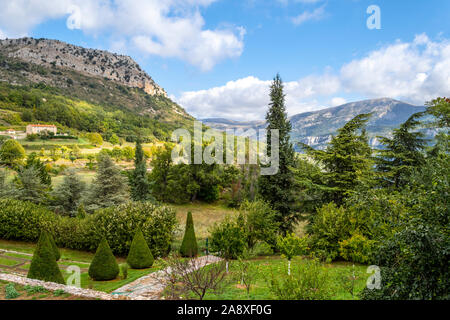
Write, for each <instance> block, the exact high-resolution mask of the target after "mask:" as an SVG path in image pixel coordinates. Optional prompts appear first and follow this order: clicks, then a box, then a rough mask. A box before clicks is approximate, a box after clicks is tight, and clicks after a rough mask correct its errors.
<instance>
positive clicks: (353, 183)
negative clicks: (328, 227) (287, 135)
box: [302, 114, 373, 205]
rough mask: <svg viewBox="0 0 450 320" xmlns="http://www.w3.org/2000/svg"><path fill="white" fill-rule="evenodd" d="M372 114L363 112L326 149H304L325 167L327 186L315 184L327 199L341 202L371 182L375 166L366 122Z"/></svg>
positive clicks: (346, 125)
mask: <svg viewBox="0 0 450 320" xmlns="http://www.w3.org/2000/svg"><path fill="white" fill-rule="evenodd" d="M369 117H370V114H360V115H358V116H356V117H355V118H353V119H352V120H350V121H349V122H347V123H346V124H345V125H344V126H343V127H342V128H340V129H339V130H338V133H337V135H336V136H334V137H333V138H332V139H331V142H330V144H329V145H328V147H327V148H326V149H325V150H315V149H313V148H311V147H309V146H307V145H305V144H303V145H302V146H303V148H304V149H305V150H306V152H307V153H308V155H309V156H311V157H312V158H313V159H314V160H315V161H316V162H317V163H319V164H320V165H321V166H322V167H323V170H324V176H323V178H322V179H320V180H322V181H324V184H323V185H319V186H315V187H318V188H316V190H317V191H319V190H320V191H321V192H323V194H324V197H325V199H326V201H327V202H330V201H334V202H335V203H336V204H337V205H341V204H342V203H343V201H344V199H345V198H346V197H347V196H348V195H350V194H351V193H352V192H354V191H356V189H357V188H358V187H360V186H362V185H367V184H368V183H371V174H370V172H371V170H372V166H373V161H372V149H371V148H370V146H369V142H368V138H367V134H366V131H365V129H364V127H365V124H366V123H367V121H368V120H369Z"/></svg>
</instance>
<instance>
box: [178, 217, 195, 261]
mask: <svg viewBox="0 0 450 320" xmlns="http://www.w3.org/2000/svg"><path fill="white" fill-rule="evenodd" d="M197 253H198V247H197V239H196V238H195V231H194V220H193V219H192V213H191V212H190V211H189V212H188V214H187V218H186V229H185V231H184V237H183V242H182V243H181V247H180V254H181V256H183V257H194V256H196V255H197Z"/></svg>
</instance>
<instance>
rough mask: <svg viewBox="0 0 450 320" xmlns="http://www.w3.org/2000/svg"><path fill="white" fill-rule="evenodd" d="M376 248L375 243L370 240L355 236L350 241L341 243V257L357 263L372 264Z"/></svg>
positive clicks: (358, 235)
mask: <svg viewBox="0 0 450 320" xmlns="http://www.w3.org/2000/svg"><path fill="white" fill-rule="evenodd" d="M374 247H375V241H373V240H369V239H367V238H366V237H364V236H362V235H360V234H355V235H353V236H352V237H351V238H350V239H347V240H343V241H340V242H339V252H340V255H341V257H342V258H344V259H345V260H347V261H353V262H357V263H364V264H367V263H370V262H371V261H372V253H373V250H374Z"/></svg>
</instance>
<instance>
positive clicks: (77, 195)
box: [53, 170, 86, 216]
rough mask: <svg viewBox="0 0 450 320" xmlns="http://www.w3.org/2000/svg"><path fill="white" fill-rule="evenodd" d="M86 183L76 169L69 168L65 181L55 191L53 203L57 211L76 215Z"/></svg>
mask: <svg viewBox="0 0 450 320" xmlns="http://www.w3.org/2000/svg"><path fill="white" fill-rule="evenodd" d="M85 188H86V184H85V183H84V182H83V181H81V180H80V178H79V177H78V175H77V174H76V172H75V171H74V170H69V171H68V173H67V174H66V175H65V177H64V179H63V182H62V183H61V184H60V185H59V186H58V187H57V188H56V190H55V191H54V192H53V198H54V200H53V205H54V207H55V208H56V209H57V211H60V212H63V213H65V214H68V215H72V216H73V215H74V214H75V213H76V211H77V208H78V205H79V203H80V201H81V197H82V194H83V191H84V190H85Z"/></svg>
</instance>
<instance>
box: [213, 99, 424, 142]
mask: <svg viewBox="0 0 450 320" xmlns="http://www.w3.org/2000/svg"><path fill="white" fill-rule="evenodd" d="M424 110H425V107H423V106H414V105H411V104H407V103H404V102H401V101H397V100H394V99H389V98H382V99H373V100H364V101H357V102H352V103H347V104H344V105H341V106H338V107H334V108H328V109H322V110H318V111H312V112H306V113H300V114H297V115H294V116H292V117H290V118H289V120H290V121H291V124H292V133H291V141H292V142H293V143H294V144H295V143H297V142H302V143H305V144H308V145H310V146H312V147H314V148H318V149H322V148H324V147H325V146H326V145H327V143H328V142H329V141H330V140H331V137H332V135H333V134H336V132H337V130H338V129H339V128H341V127H342V126H344V124H345V123H346V122H348V121H349V120H351V119H352V118H353V117H355V116H356V115H358V114H361V113H372V117H371V119H370V120H369V122H368V123H367V133H368V135H369V138H370V144H371V145H372V147H378V146H379V141H378V139H377V138H376V137H377V136H386V135H389V134H390V132H391V131H392V129H394V128H396V127H398V126H399V125H400V124H401V123H403V122H405V121H406V120H407V119H408V118H409V117H410V116H411V115H412V114H414V113H416V112H421V111H424ZM205 123H206V124H207V125H208V126H210V127H214V128H217V129H222V128H225V127H226V128H228V129H237V128H240V129H244V130H247V129H255V130H258V129H260V128H264V126H265V125H264V121H255V122H237V123H236V121H228V120H224V119H207V121H206V122H205ZM222 130H223V129H222ZM296 149H297V150H299V147H298V146H296Z"/></svg>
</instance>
